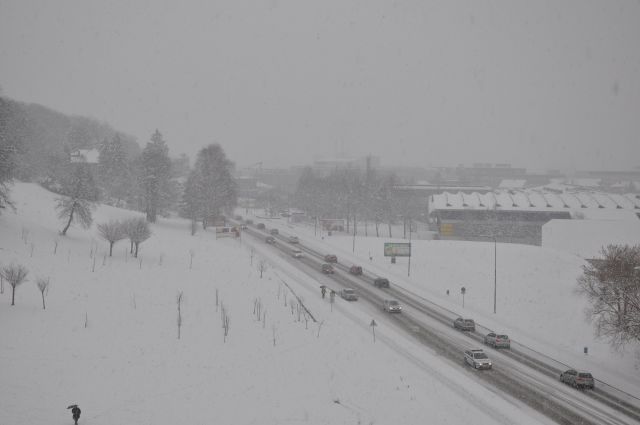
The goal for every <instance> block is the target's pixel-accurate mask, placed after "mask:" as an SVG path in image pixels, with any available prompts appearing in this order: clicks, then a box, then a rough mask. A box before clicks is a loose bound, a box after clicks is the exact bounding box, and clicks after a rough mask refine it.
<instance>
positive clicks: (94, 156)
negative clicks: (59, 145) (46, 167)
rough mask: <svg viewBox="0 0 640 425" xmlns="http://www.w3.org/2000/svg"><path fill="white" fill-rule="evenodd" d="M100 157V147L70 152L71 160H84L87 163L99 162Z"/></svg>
mask: <svg viewBox="0 0 640 425" xmlns="http://www.w3.org/2000/svg"><path fill="white" fill-rule="evenodd" d="M99 158H100V151H99V150H98V149H76V150H74V151H72V152H71V153H70V154H69V159H70V160H71V162H76V163H77V162H84V163H87V164H97V163H98V162H99Z"/></svg>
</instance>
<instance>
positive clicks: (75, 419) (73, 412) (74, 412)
mask: <svg viewBox="0 0 640 425" xmlns="http://www.w3.org/2000/svg"><path fill="white" fill-rule="evenodd" d="M67 409H71V415H72V417H73V423H74V424H75V425H78V420H79V419H80V413H81V412H82V411H81V410H80V408H79V407H78V405H77V404H72V405H71V406H69V407H67Z"/></svg>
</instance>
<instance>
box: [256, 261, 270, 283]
mask: <svg viewBox="0 0 640 425" xmlns="http://www.w3.org/2000/svg"><path fill="white" fill-rule="evenodd" d="M268 268H269V263H267V260H260V262H259V263H258V271H259V272H260V279H262V275H263V273H264V272H266V271H267V269H268Z"/></svg>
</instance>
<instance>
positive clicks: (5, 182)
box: [0, 97, 24, 209]
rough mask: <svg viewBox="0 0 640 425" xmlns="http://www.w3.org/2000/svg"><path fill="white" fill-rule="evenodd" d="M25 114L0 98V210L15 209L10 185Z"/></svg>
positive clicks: (11, 103)
mask: <svg viewBox="0 0 640 425" xmlns="http://www.w3.org/2000/svg"><path fill="white" fill-rule="evenodd" d="M23 121H24V114H23V113H21V111H20V109H19V108H18V107H17V106H16V105H15V103H13V102H9V101H8V100H5V99H3V98H1V97H0V209H2V208H5V207H7V206H9V207H13V204H12V202H11V199H10V198H9V184H10V183H11V181H12V180H13V177H14V172H15V169H16V153H17V147H18V146H19V144H20V139H21V138H20V131H18V129H19V128H21V127H22V123H23Z"/></svg>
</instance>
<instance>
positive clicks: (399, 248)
mask: <svg viewBox="0 0 640 425" xmlns="http://www.w3.org/2000/svg"><path fill="white" fill-rule="evenodd" d="M384 256H385V257H411V244H410V243H405V242H385V243H384Z"/></svg>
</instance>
